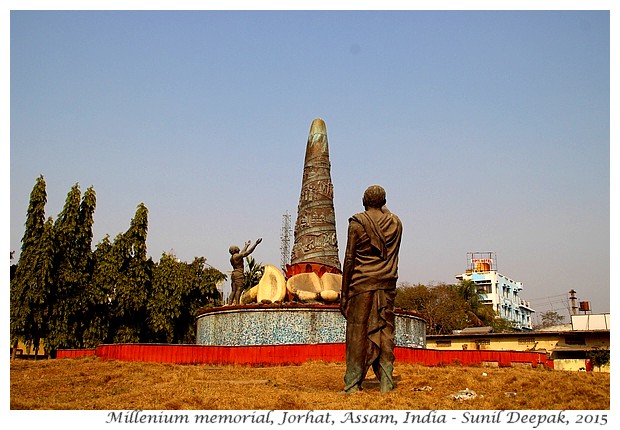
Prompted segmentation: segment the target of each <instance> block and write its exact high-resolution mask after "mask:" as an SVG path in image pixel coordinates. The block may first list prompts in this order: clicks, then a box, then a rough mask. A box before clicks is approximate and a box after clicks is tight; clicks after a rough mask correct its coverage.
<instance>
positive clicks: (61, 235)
mask: <svg viewBox="0 0 620 430" xmlns="http://www.w3.org/2000/svg"><path fill="white" fill-rule="evenodd" d="M81 196H82V193H81V192H80V188H79V186H78V185H77V184H75V185H74V186H73V187H72V188H71V190H70V191H69V193H68V194H67V199H66V200H65V205H64V207H63V209H62V211H61V212H60V214H58V218H57V219H56V222H55V223H54V273H53V282H52V288H51V290H50V292H49V295H48V300H47V312H48V315H49V324H48V332H47V336H46V339H45V341H46V342H45V343H46V349H47V351H48V352H49V353H50V354H51V356H52V357H53V356H55V353H56V351H57V350H58V349H60V348H76V347H78V346H79V345H78V339H76V336H75V332H76V323H77V321H76V305H77V301H76V297H77V289H78V288H79V286H80V285H79V284H80V281H81V278H82V276H81V273H80V269H79V268H80V266H81V264H82V263H81V262H80V261H79V257H80V256H79V255H78V247H77V245H76V242H77V237H78V230H79V221H78V218H79V212H80V199H81Z"/></svg>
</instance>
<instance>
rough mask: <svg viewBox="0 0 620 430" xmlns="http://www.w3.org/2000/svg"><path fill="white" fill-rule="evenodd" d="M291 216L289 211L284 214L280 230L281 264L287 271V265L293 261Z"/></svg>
mask: <svg viewBox="0 0 620 430" xmlns="http://www.w3.org/2000/svg"><path fill="white" fill-rule="evenodd" d="M291 232H292V230H291V216H290V215H289V213H288V211H286V213H285V214H284V215H282V229H281V231H280V241H281V242H280V265H281V267H282V271H283V272H284V273H286V266H287V265H289V264H290V263H291Z"/></svg>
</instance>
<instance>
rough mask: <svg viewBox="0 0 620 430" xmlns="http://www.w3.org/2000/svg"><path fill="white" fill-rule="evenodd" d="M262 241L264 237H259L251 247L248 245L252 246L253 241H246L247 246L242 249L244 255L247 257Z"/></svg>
mask: <svg viewBox="0 0 620 430" xmlns="http://www.w3.org/2000/svg"><path fill="white" fill-rule="evenodd" d="M262 241H263V239H262V238H258V239H257V240H256V242H255V243H254V245H252V246H251V247H250V249H248V246H250V243H251V242H250V241H249V240H248V241H247V242H246V243H245V248H243V251H241V254H242V255H243V257H247V256H248V255H250V254H251V253H252V252H254V250H255V249H256V247H257V246H258V244H259V243H261V242H262Z"/></svg>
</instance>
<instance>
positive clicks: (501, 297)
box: [456, 252, 535, 330]
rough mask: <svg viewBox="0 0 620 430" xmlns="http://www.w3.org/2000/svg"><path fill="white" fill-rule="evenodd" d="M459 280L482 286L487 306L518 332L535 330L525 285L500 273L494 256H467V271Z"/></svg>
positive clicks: (481, 289)
mask: <svg viewBox="0 0 620 430" xmlns="http://www.w3.org/2000/svg"><path fill="white" fill-rule="evenodd" d="M456 279H459V280H471V281H473V282H474V283H475V284H476V285H477V286H478V293H479V294H480V299H481V301H482V303H483V304H485V305H487V306H491V307H492V308H493V310H494V311H495V312H496V313H497V315H498V316H499V317H501V318H505V319H507V320H508V321H511V322H512V324H513V326H514V328H516V329H518V330H532V314H533V313H534V312H535V311H534V310H533V309H532V308H531V307H530V304H529V302H526V301H525V300H523V299H521V297H519V293H520V292H521V290H523V283H522V282H517V281H514V280H512V279H510V278H509V277H507V276H504V275H502V274H501V273H499V272H498V271H497V258H496V256H495V253H494V252H469V253H467V270H466V271H465V273H461V274H459V275H456Z"/></svg>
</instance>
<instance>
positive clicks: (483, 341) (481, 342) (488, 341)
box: [476, 339, 491, 345]
mask: <svg viewBox="0 0 620 430" xmlns="http://www.w3.org/2000/svg"><path fill="white" fill-rule="evenodd" d="M490 344H491V339H476V345H490Z"/></svg>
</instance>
